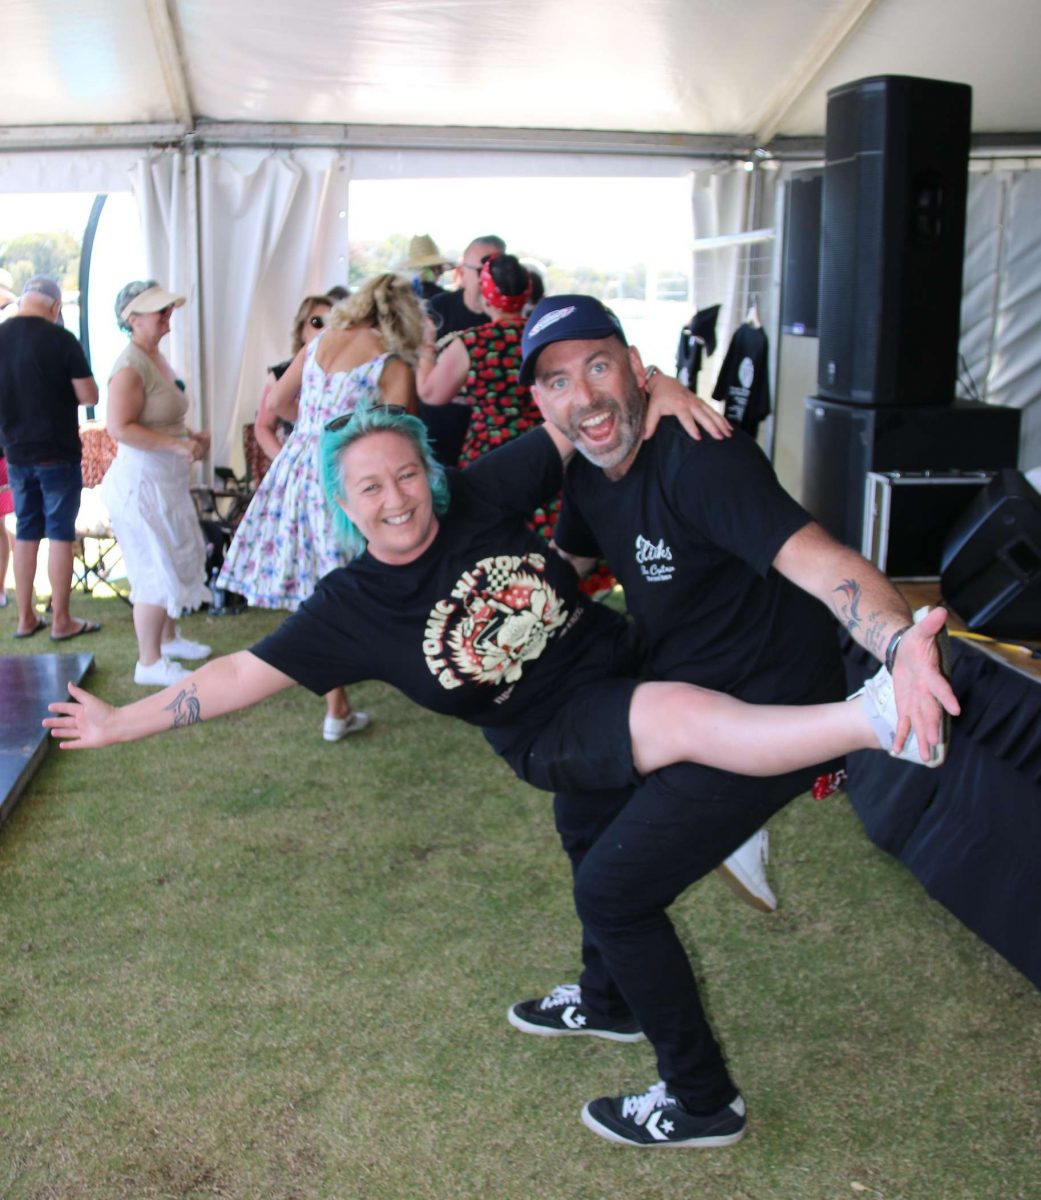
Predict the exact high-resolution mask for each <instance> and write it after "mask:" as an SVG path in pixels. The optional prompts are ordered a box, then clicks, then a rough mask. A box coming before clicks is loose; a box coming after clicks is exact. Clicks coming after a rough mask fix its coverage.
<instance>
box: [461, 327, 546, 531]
mask: <svg viewBox="0 0 1041 1200" xmlns="http://www.w3.org/2000/svg"><path fill="white" fill-rule="evenodd" d="M524 321H525V318H524V317H518V318H517V319H515V320H504V321H489V322H488V324H486V325H477V326H475V327H474V328H473V329H465V330H463V332H462V333H460V334H459V335H458V337H459V339H460V341H462V343H463V345H464V346H465V347H466V350H467V353H468V354H469V355H470V372H469V374H468V375H467V377H466V382H465V383H464V384H463V391H464V393H465V394H466V396H467V397H468V398H469V401H470V424H469V427H468V428H467V431H466V441H464V442H463V449H462V452H461V453H460V455H459V465H460V466H461V467H465V466H466V464H467V463H471V462H473V461H474V460H475V459H477V458H480V457H481V455H482V454H487V453H488V451H489V450H494V449H495V447H496V446H501V445H503V444H504V443H506V442H510V441H512V440H513V439H514V438H515V437H520V435H521V434H522V433H526V432H527V431H528V430H529V429H535V428H537V427H538V426H539V425H541V424H542V414H541V413H540V412H539V410H538V406H537V405H536V403H535V401H534V400H533V399H532V395H531V389H530V388H528V387H526V386H525V385H524V384H522V383H518V382H517V373H518V372H519V371H520V364H521V334H522V333H523V331H524ZM559 511H560V500H559V499H557V500H554V501H553V503H552V504H550V505H548V506H547V507H545V508H537V509H536V510H535V515H534V517H533V519H532V523H531V524H532V528H533V529H534V530H535V532H536V533H538V534H540V535H541V536H542V537H544V538H545V539H546V540H547V541H549V539H550V538H551V537H552V536H553V527H554V525H555V524H556V522H557V514H558V513H559Z"/></svg>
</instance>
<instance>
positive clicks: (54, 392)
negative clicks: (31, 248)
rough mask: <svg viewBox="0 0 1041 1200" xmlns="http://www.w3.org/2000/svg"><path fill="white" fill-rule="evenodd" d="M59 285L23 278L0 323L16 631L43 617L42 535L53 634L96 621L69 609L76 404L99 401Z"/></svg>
mask: <svg viewBox="0 0 1041 1200" xmlns="http://www.w3.org/2000/svg"><path fill="white" fill-rule="evenodd" d="M61 305H62V296H61V288H60V287H59V286H58V284H57V283H56V282H55V281H54V280H53V279H48V278H47V277H46V276H45V275H37V276H34V277H33V278H32V279H30V280H29V282H28V283H27V284H26V285H25V288H24V289H23V291H22V298H21V301H20V303H19V306H18V316H17V317H12V318H11V319H10V320H7V321H4V323H3V324H2V325H0V445H2V446H3V447H4V450H5V453H6V456H7V472H8V478H9V480H10V483H11V491H12V493H13V496H14V508H15V513H16V515H17V518H18V525H17V529H16V532H15V544H14V583H15V595H16V597H17V601H18V627H17V629H16V630H15V634H14V636H15V637H21V638H25V637H32V636H33V635H34V634H36V633H38V632H39V631H40V630H41V629H43V628H44V627H45V626H46V624H47V622H46V620H45V619H44V618H42V617H39V616H38V615H37V614H36V611H35V609H34V607H33V599H34V588H33V583H34V579H35V576H36V561H37V557H38V555H39V549H40V541H41V539H42V538H44V537H46V538H47V539H48V540H49V546H50V549H49V552H48V558H47V574H48V579H49V580H50V585H51V640H52V641H55V642H60V641H65V640H67V639H68V638H72V637H79V636H80V634H83V633H94V632H96V631H97V630H98V629H99V628H100V625H99V624H98V623H97V622H96V621H81V620H76V619H75V618H74V617H72V616H71V615H70V613H69V596H70V593H71V591H72V559H73V544H74V541H75V537H76V528H75V526H76V515H77V513H78V512H79V505H80V491H81V489H82V486H83V477H82V474H81V472H80V458H81V454H82V451H81V448H80V434H79V406H80V405H90V404H97V402H98V385H97V384H96V383H95V382H94V376H93V375H92V374H91V370H90V365H89V364H88V362H87V359H86V356H85V355H84V353H83V348H82V347H81V346H80V344H79V342H78V341H77V340H76V339H75V338H74V337H73V336H72V334H71V333H69V331H68V330H67V329H64V328H62V327H61Z"/></svg>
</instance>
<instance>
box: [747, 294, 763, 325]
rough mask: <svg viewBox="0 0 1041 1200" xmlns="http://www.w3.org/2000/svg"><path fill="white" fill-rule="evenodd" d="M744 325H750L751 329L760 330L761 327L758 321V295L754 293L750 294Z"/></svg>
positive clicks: (760, 322)
mask: <svg viewBox="0 0 1041 1200" xmlns="http://www.w3.org/2000/svg"><path fill="white" fill-rule="evenodd" d="M745 324H746V325H751V326H752V328H753V329H762V327H763V323H762V321H760V320H759V295H758V293H756V292H753V293H752V298H751V303H750V304H749V305H748V312H747V313H746V314H745Z"/></svg>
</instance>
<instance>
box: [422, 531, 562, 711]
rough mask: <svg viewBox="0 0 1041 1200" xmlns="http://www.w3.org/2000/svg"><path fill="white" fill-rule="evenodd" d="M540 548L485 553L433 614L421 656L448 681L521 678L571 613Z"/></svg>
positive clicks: (452, 685) (449, 684)
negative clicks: (552, 581)
mask: <svg viewBox="0 0 1041 1200" xmlns="http://www.w3.org/2000/svg"><path fill="white" fill-rule="evenodd" d="M545 576H546V559H545V557H544V556H543V555H541V554H536V553H530V554H524V555H521V556H518V555H511V554H507V555H498V556H495V557H492V558H482V559H481V561H480V562H478V563H477V564H476V566H474V567H473V568H472V569H471V570H469V571H464V572H463V574H462V576H461V577H460V579H459V581H458V583H456V585H455V586H454V587H453V588H452V594H451V598H450V599H447V600H438V602H437V603H436V604H435V605H434V607H433V609H432V610H431V612H430V616H429V617H428V618H427V624H426V629H425V630H424V636H423V656H424V658H425V659H426V664H427V667H428V668H429V670H430V673H431V674H432V675H436V676H437V681H438V683H440V684H441V686H442V687H443V688H456V687H461V686H462V685H463V684H464V683H467V682H470V683H485V684H491V685H492V686H496V685H498V684H504V683H506V684H512V683H516V682H517V680H518V679H520V677H521V675H522V674H523V673H524V664H525V663H526V662H530V661H531V660H532V659H536V658H538V657H539V655H541V654H542V652H543V650H545V648H546V646H547V644H548V642H549V639H550V637H551V636H552V635H553V633H555V632H556V630H558V629H560V628H561V626H563V625H564V624H565V623H566V622H567V619H568V612H567V609H566V608H565V607H564V604H563V601H562V600H561V598H560V596H559V595H558V594H557V593H556V591H555V590H554V589H553V588H552V587H551V586H550V584H549V583H548V582H547V580H546V577H545Z"/></svg>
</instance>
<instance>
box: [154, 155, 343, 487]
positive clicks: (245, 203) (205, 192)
mask: <svg viewBox="0 0 1041 1200" xmlns="http://www.w3.org/2000/svg"><path fill="white" fill-rule="evenodd" d="M348 178H349V166H348V163H347V161H346V160H345V159H343V158H341V157H339V156H338V155H336V154H334V153H332V152H329V151H317V150H312V151H304V152H298V153H296V154H289V153H283V152H278V151H273V152H263V151H242V152H230V151H229V152H224V153H221V154H204V155H201V156H200V157H199V158H198V159H192V158H191V157H190V156H188V157H187V158H186V156H185V155H184V154H183V153H182V152H181V151H179V150H174V151H167V152H164V153H159V154H153V155H149V156H148V157H147V158H146V159H143V160H142V161H141V162H139V163H138V164H137V166H136V167H135V169H134V172H133V177H132V181H133V190H134V195H135V197H136V199H137V202H138V207H139V210H140V213H141V219H142V225H143V227H144V231H145V244H146V252H147V254H148V260H149V261H148V269H149V273H150V274H151V275H153V276H154V277H155V278H157V279H160V280H162V281H164V282H165V283H166V285H167V286H168V287H170V288H172V289H173V290H174V291H179V292H182V293H183V294H184V295H186V296H187V297H188V304H187V306H186V309H185V313H186V315H187V317H188V320H187V321H183V322H180V323H175V325H174V326H173V327H172V329H171V343H170V347H169V351H170V357H171V358H172V359H173V361H175V362H177V363H178V364H179V365H183V369H184V370H185V372H186V375H187V382H188V384H189V394H190V395H191V396H192V398H193V402H194V405H195V408H196V411H195V413H194V417H195V420H196V422H197V424H198V426H199V427H200V428H204V429H209V430H210V432H211V433H212V435H213V450H212V455H211V461H212V462H213V463H217V464H221V463H230V464H236V465H239V464H241V461H242V424H243V422H245V421H251V420H252V419H253V416H254V414H255V410H256V403H257V397H258V396H259V395H260V388H261V383H262V381H263V374H264V364H265V363H266V362H267V361H268V359H269V358H270V354H271V349H270V348H271V347H272V346H279V345H281V344H282V342H283V341H284V337H285V334H284V325H285V316H284V312H285V307H286V304H285V298H286V296H303V295H306V294H307V293H309V292H321V291H322V290H323V287H327V286H328V282H327V281H328V280H330V279H333V278H336V277H337V275H338V274H342V273H343V271H342V264H343V260H344V257H345V255H346V252H347V240H346V222H345V220H344V213H345V211H346V205H347V181H348ZM175 337H176V340H174V339H175Z"/></svg>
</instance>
